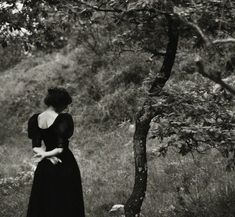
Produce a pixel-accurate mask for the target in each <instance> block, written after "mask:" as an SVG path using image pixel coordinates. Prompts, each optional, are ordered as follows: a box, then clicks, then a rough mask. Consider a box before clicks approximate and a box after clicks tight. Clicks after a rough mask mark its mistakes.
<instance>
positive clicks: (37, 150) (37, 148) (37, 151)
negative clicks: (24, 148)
mask: <svg viewBox="0 0 235 217" xmlns="http://www.w3.org/2000/svg"><path fill="white" fill-rule="evenodd" d="M33 152H34V153H35V154H39V153H42V152H45V150H44V149H43V148H42V147H34V148H33Z"/></svg>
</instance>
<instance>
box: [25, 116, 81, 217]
mask: <svg viewBox="0 0 235 217" xmlns="http://www.w3.org/2000/svg"><path fill="white" fill-rule="evenodd" d="M38 115H39V114H34V115H33V116H32V117H31V118H30V119H29V121H28V137H29V138H30V139H32V146H33V147H40V146H41V143H42V141H44V143H45V146H46V151H50V150H53V149H54V148H63V152H62V153H61V154H59V155H57V157H58V158H60V159H61V161H62V163H57V164H56V165H54V164H52V162H51V161H50V160H49V159H46V158H45V159H43V160H42V161H40V162H39V163H38V165H37V168H36V171H35V173H34V179H33V185H32V190H31V195H30V198H29V204H28V211H27V217H84V216H85V214H84V202H83V193H82V184H81V176H80V170H79V167H78V165H77V162H76V159H75V158H74V156H73V154H72V152H71V151H70V150H69V147H68V145H69V140H68V139H69V138H70V137H71V136H72V134H73V130H74V124H73V119H72V116H71V115H70V114H68V113H60V114H59V115H58V116H57V117H56V119H55V121H54V123H53V124H52V125H51V126H50V127H49V128H47V129H41V128H39V127H38Z"/></svg>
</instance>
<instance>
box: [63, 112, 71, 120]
mask: <svg viewBox="0 0 235 217" xmlns="http://www.w3.org/2000/svg"><path fill="white" fill-rule="evenodd" d="M60 117H61V118H62V119H73V117H72V115H71V114H69V113H60Z"/></svg>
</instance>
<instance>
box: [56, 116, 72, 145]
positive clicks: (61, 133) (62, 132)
mask: <svg viewBox="0 0 235 217" xmlns="http://www.w3.org/2000/svg"><path fill="white" fill-rule="evenodd" d="M73 131H74V122H73V118H72V116H71V115H70V114H68V113H64V114H62V118H61V120H60V122H59V123H58V126H57V138H58V144H57V147H58V148H67V147H68V144H69V138H70V137H71V136H72V135H73Z"/></svg>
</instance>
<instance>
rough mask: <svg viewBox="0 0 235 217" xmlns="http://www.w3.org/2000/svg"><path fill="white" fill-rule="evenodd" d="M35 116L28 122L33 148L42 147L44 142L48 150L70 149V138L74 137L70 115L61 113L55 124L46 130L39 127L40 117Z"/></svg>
mask: <svg viewBox="0 0 235 217" xmlns="http://www.w3.org/2000/svg"><path fill="white" fill-rule="evenodd" d="M39 114H40V113H37V114H34V115H32V116H31V117H30V119H29V121H28V137H29V138H30V139H31V140H32V147H41V145H42V141H43V142H44V144H45V146H46V150H47V151H50V150H52V149H54V148H56V147H57V148H68V145H69V138H70V137H71V136H72V135H73V131H74V123H73V119H72V116H71V115H70V114H68V113H60V114H58V116H57V117H56V119H55V120H54V122H53V124H52V125H50V127H48V128H46V129H42V128H40V127H39V126H38V115H39Z"/></svg>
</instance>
